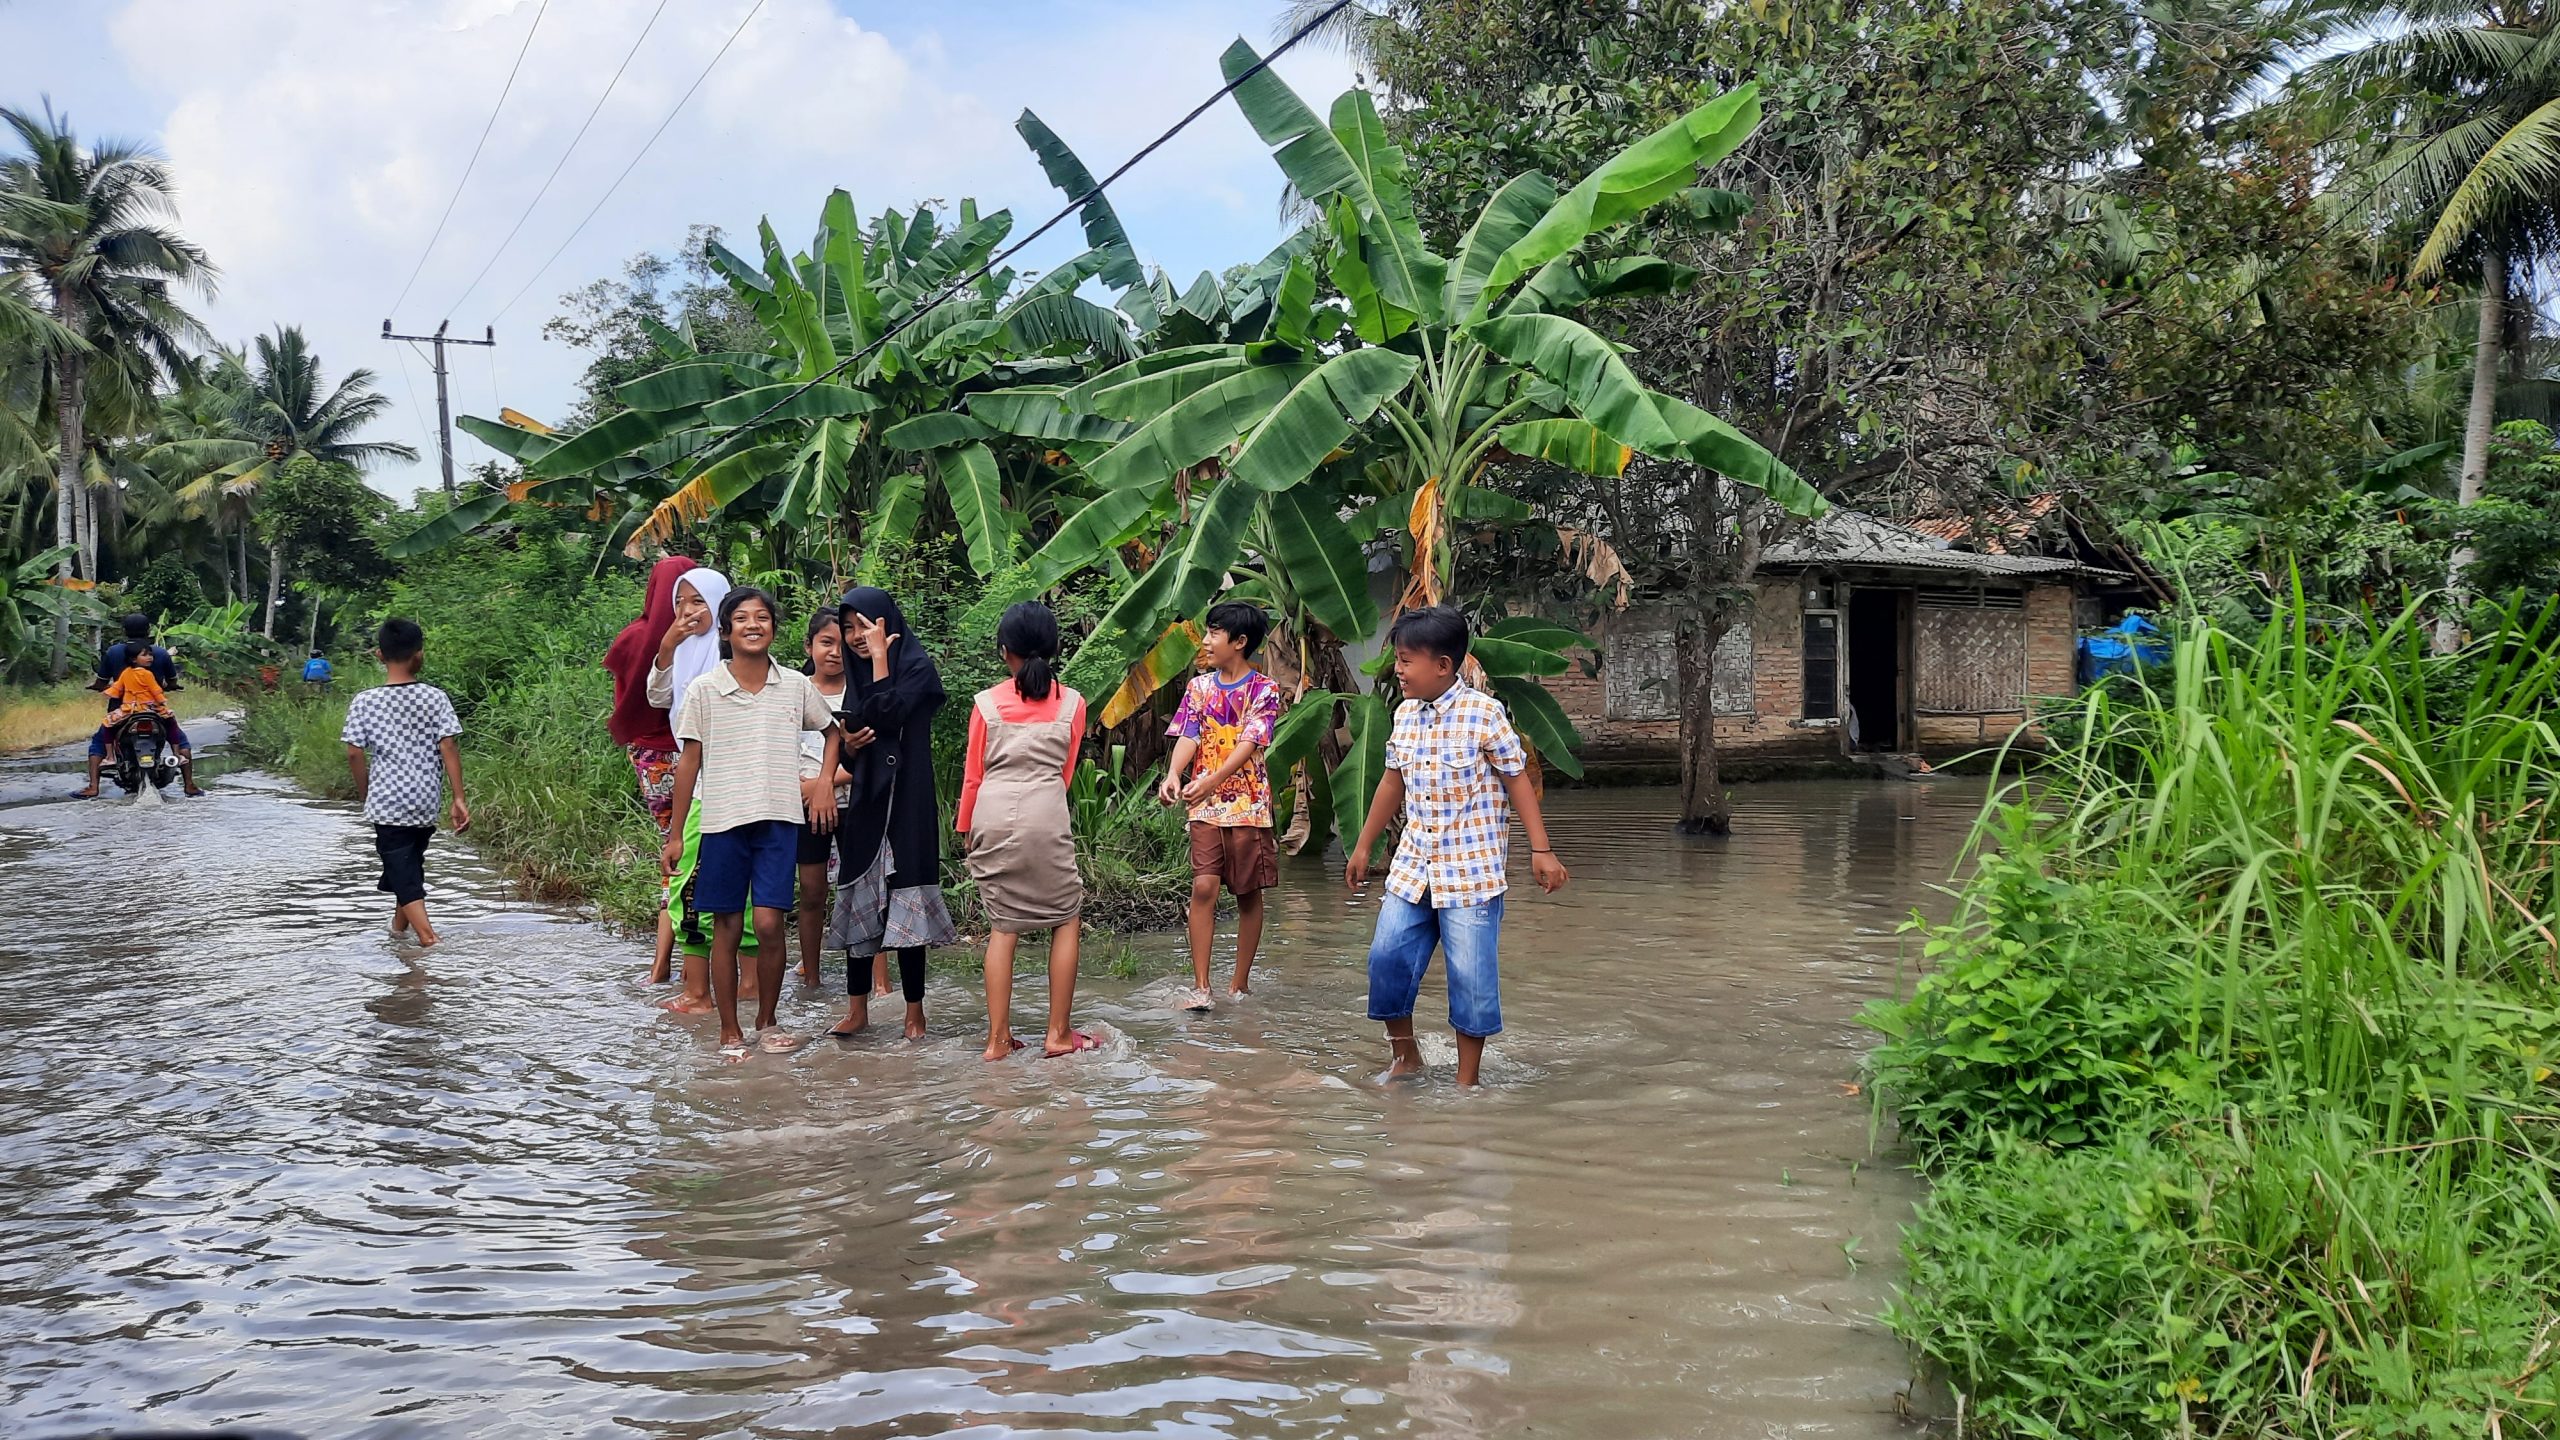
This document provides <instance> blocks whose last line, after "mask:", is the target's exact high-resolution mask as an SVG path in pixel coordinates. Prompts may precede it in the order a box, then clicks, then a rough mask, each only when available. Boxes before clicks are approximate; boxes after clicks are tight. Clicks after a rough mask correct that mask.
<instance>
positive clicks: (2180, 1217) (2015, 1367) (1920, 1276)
mask: <svg viewBox="0 0 2560 1440" xmlns="http://www.w3.org/2000/svg"><path fill="white" fill-rule="evenodd" d="M2510 618H2511V620H2512V621H2513V623H2512V625H2511V627H2510V628H2509V629H2507V630H2506V631H2505V632H2503V633H2501V634H2499V635H2496V636H2493V637H2491V638H2489V639H2487V640H2484V641H2482V642H2481V643H2479V644H2478V645H2475V646H2474V647H2473V648H2472V649H2471V650H2470V651H2468V652H2465V653H2464V654H2462V655H2459V656H2453V657H2438V656H2435V655H2432V654H2430V653H2429V650H2428V646H2427V644H2426V635H2425V630H2424V626H2423V624H2422V617H2421V616H2420V615H2419V613H2418V612H2416V611H2414V610H2413V611H2411V612H2408V613H2404V614H2402V615H2400V616H2399V617H2397V618H2396V619H2383V620H2375V621H2373V622H2371V623H2370V624H2368V625H2365V626H2361V627H2357V626H2340V625H2335V624H2330V625H2312V624H2308V623H2305V620H2304V617H2303V615H2302V614H2301V613H2300V612H2299V611H2297V612H2296V613H2294V614H2291V615H2287V616H2279V617H2278V619H2277V620H2276V621H2275V622H2274V623H2272V624H2271V625H2270V626H2269V627H2268V629H2267V630H2266V631H2265V632H2264V633H2262V634H2259V635H2256V636H2251V637H2241V636H2234V635H2230V634H2226V633H2222V632H2218V631H2213V630H2209V629H2207V630H2202V631H2199V632H2197V633H2194V634H2192V635H2190V636H2189V637H2188V638H2185V639H2182V640H2181V641H2180V642H2179V644H2178V645H2177V647H2176V651H2175V655H2174V659H2173V664H2172V671H2171V673H2170V674H2169V675H2168V676H2167V677H2165V678H2164V679H2163V680H2162V681H2161V682H2160V683H2159V684H2158V685H2156V686H2153V687H2143V686H2134V687H2111V688H2110V689H2108V690H2104V691H2097V692H2092V693H2091V694H2089V695H2088V696H2085V697H2084V698H2083V701H2082V708H2081V713H2080V714H2079V715H2078V716H2077V717H2076V721H2077V723H2076V724H2075V725H2073V726H2072V727H2070V728H2069V729H2068V731H2067V733H2069V734H2071V735H2073V736H2074V737H2075V738H2074V740H2073V743H2071V744H2069V745H2067V746H2066V747H2064V748H2063V749H2062V750H2061V752H2060V753H2059V754H2058V755H2057V756H2056V757H2055V758H2054V760H2053V761H2052V763H2051V764H2050V765H2049V766H2048V767H2046V768H2045V769H2044V770H2043V771H2042V772H2041V773H2040V774H2039V777H2038V779H2037V782H2036V786H2035V793H2034V795H2033V798H2032V801H2030V800H2029V799H2028V798H2026V797H2025V796H2024V795H2023V794H2021V793H2019V792H2012V793H2011V794H2010V795H2009V796H2008V797H2006V798H2005V799H2003V800H2001V801H1999V802H1996V803H1995V804H1994V805H1992V806H1991V807H1990V808H1988V809H1987V810H1986V812H1985V814H1984V817H1983V819H1982V821H1981V824H1980V827H1979V830H1978V833H1977V840H1978V842H1979V843H1980V844H1981V845H1982V847H1983V849H1984V851H1985V852H1986V853H1985V856H1984V859H1983V862H1982V864H1981V866H1980V868H1979V869H1978V870H1977V872H1976V873H1975V875H1974V877H1973V878H1972V879H1971V880H1970V881H1968V882H1967V884H1966V886H1965V888H1964V889H1963V891H1962V894H1961V899H1960V903H1959V907H1958V910H1957V913H1956V915H1955V917H1954V918H1953V919H1952V920H1950V921H1949V922H1948V923H1947V924H1945V925H1943V926H1925V925H1918V926H1915V928H1916V929H1917V930H1918V931H1919V932H1920V933H1921V935H1922V937H1923V942H1924V951H1925V954H1926V956H1927V957H1928V958H1929V960H1930V961H1931V962H1932V966H1933V968H1932V973H1930V974H1929V975H1928V976H1927V977H1926V978H1925V979H1923V980H1922V981H1921V983H1920V984H1919V986H1918V987H1917V989H1916V991H1915V993H1914V994H1913V995H1912V996H1911V997H1910V998H1909V999H1907V1000H1904V1001H1900V1002H1896V1003H1891V1004H1885V1005H1880V1006H1878V1007H1875V1008H1874V1009H1873V1010H1872V1011H1871V1012H1870V1015H1869V1019H1870V1022H1871V1023H1872V1024H1874V1025H1875V1026H1877V1027H1878V1028H1879V1029H1880V1030H1882V1031H1883V1032H1884V1033H1885V1035H1886V1037H1887V1039H1886V1042H1885V1043H1884V1045H1883V1046H1882V1047H1880V1048H1879V1049H1878V1051H1877V1052H1876V1054H1875V1057H1874V1060H1873V1062H1872V1063H1873V1072H1874V1079H1875V1081H1876V1085H1877V1093H1878V1096H1879V1104H1880V1106H1882V1107H1883V1108H1884V1109H1886V1110H1888V1111H1889V1112H1890V1113H1891V1114H1893V1115H1894V1116H1895V1118H1896V1119H1897V1120H1898V1122H1899V1124H1900V1128H1901V1131H1902V1133H1903V1135H1904V1136H1905V1137H1906V1138H1907V1139H1908V1140H1909V1141H1910V1142H1911V1143H1912V1144H1913V1145H1914V1146H1915V1148H1916V1149H1917V1150H1918V1152H1919V1154H1920V1156H1921V1158H1922V1161H1923V1163H1924V1165H1925V1166H1926V1168H1927V1169H1928V1170H1929V1171H1930V1173H1931V1174H1932V1175H1933V1177H1934V1179H1935V1181H1936V1185H1935V1189H1934V1193H1933V1194H1932V1196H1931V1198H1930V1199H1929V1200H1928V1201H1927V1202H1926V1203H1925V1204H1923V1205H1922V1207H1921V1209H1920V1213H1919V1215H1918V1217H1917V1219H1916V1221H1915V1223H1914V1224H1913V1225H1912V1226H1911V1227H1910V1229H1909V1230H1908V1231H1907V1232H1906V1240H1905V1250H1906V1254H1907V1258H1908V1260H1909V1263H1910V1278H1909V1280H1908V1282H1907V1283H1906V1284H1905V1285H1904V1287H1903V1289H1902V1291H1901V1293H1900V1295H1899V1296H1898V1297H1897V1299H1896V1301H1895V1302H1894V1304H1893V1305H1892V1307H1891V1308H1890V1310H1889V1311H1888V1313H1887V1316H1886V1319H1887V1320H1888V1322H1889V1323H1890V1324H1891V1325H1892V1326H1893V1327H1894V1328H1895V1329H1896V1331H1897V1332H1898V1333H1900V1334H1901V1335H1903V1336H1904V1337H1905V1339H1906V1340H1908V1341H1909V1342H1910V1343H1911V1344H1912V1345H1913V1346H1914V1347H1915V1349H1916V1350H1917V1351H1918V1353H1919V1354H1920V1355H1922V1356H1923V1357H1925V1358H1926V1359H1927V1360H1928V1361H1929V1362H1931V1363H1933V1364H1934V1365H1935V1366H1937V1367H1941V1368H1942V1369H1943V1370H1944V1371H1945V1373H1946V1375H1947V1376H1948V1378H1949V1380H1950V1381H1951V1383H1952V1384H1953V1386H1954V1387H1955V1389H1956V1391H1957V1393H1958V1394H1959V1395H1960V1396H1961V1397H1962V1400H1963V1403H1964V1407H1965V1412H1964V1413H1965V1424H1966V1428H1967V1429H1968V1430H1969V1431H1971V1432H1972V1433H1976V1434H1985V1435H1994V1436H2050V1437H2064V1436H2070V1437H2096V1436H2137V1435H2139V1436H2156V1435H2164V1434H2172V1433H2175V1434H2182V1435H2183V1434H2228V1435H2254V1436H2313V1435H2325V1436H2345V1435H2348V1434H2356V1435H2367V1436H2448V1437H2449V1436H2454V1435H2466V1436H2480V1435H2489V1436H2510V1437H2512V1436H2525V1435H2535V1436H2549V1435H2554V1434H2560V1200H2555V1182H2556V1181H2560V1080H2555V1074H2554V1072H2555V1070H2560V1008H2555V1007H2560V934H2555V929H2560V922H2555V916H2554V910H2555V904H2554V896H2553V876H2552V863H2551V862H2552V857H2553V855H2554V852H2555V848H2560V816H2555V815H2554V814H2553V808H2552V807H2553V799H2554V792H2555V790H2560V740H2556V739H2555V734H2554V730H2553V726H2552V723H2551V717H2552V716H2553V715H2554V714H2555V713H2560V655H2555V653H2554V650H2553V649H2552V644H2553V641H2554V638H2555V636H2554V626H2553V623H2552V615H2551V613H2550V612H2545V613H2543V614H2541V615H2538V616H2524V615H2517V616H2511V617H2510Z"/></svg>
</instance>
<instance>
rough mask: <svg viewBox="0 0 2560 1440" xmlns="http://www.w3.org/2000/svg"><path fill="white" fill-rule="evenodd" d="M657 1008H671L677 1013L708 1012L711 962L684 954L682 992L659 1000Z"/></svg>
mask: <svg viewBox="0 0 2560 1440" xmlns="http://www.w3.org/2000/svg"><path fill="white" fill-rule="evenodd" d="M658 1008H659V1009H661V1010H673V1011H674V1012H676V1013H677V1014H679V1015H708V1014H710V1013H711V962H710V961H709V960H707V959H705V958H703V957H702V956H700V955H687V956H685V957H684V993H683V994H681V995H678V996H677V997H676V998H674V999H673V1000H667V1001H663V1002H661V1003H660V1004H659V1006H658Z"/></svg>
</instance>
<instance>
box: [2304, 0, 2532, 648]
mask: <svg viewBox="0 0 2560 1440" xmlns="http://www.w3.org/2000/svg"><path fill="white" fill-rule="evenodd" d="M2555 19H2560V17H2555V15H2554V12H2553V8H2552V6H2551V5H2550V4H2549V3H2547V0H2505V3H2501V0H2402V3H2399V4H2395V5H2390V6H2388V7H2386V8H2383V9H2380V10H2378V11H2373V12H2368V13H2367V14H2366V15H2365V16H2364V20H2365V22H2366V24H2367V25H2368V26H2369V27H2371V28H2372V29H2373V31H2374V33H2375V34H2376V36H2377V38H2374V39H2373V40H2371V41H2370V42H2369V43H2367V44H2364V45H2362V46H2360V47H2357V48H2355V49H2352V50H2349V51H2346V52H2343V53H2341V54H2339V55H2336V56H2333V57H2331V58H2329V59H2326V60H2323V61H2320V62H2319V63H2317V64H2314V65H2311V66H2308V67H2306V68H2305V69H2304V70H2303V72H2302V73H2301V75H2300V76H2298V77H2297V79H2296V81H2295V85H2294V89H2295V92H2296V94H2297V96H2298V97H2300V101H2301V102H2302V103H2304V104H2306V106H2307V107H2308V108H2313V109H2317V110H2322V111H2325V112H2326V113H2327V114H2328V115H2329V117H2330V118H2331V119H2333V120H2334V121H2336V122H2338V123H2339V124H2340V128H2341V131H2342V133H2343V134H2344V135H2345V136H2346V137H2348V139H2347V143H2346V148H2347V150H2348V152H2349V154H2350V157H2351V161H2352V163H2351V165H2350V166H2349V168H2348V171H2347V174H2348V176H2349V178H2348V179H2347V180H2345V181H2343V182H2342V184H2344V185H2347V186H2351V187H2354V189H2353V190H2352V191H2351V193H2352V194H2353V195H2354V201H2353V203H2354V204H2356V205H2357V206H2359V207H2365V208H2368V209H2369V210H2370V212H2371V215H2372V217H2373V219H2374V220H2375V221H2376V222H2377V223H2378V224H2381V225H2386V226H2388V225H2393V224H2395V223H2407V222H2412V221H2414V222H2415V223H2414V224H2412V225H2411V226H2410V228H2411V229H2412V230H2414V229H2416V228H2417V226H2419V225H2423V226H2424V227H2425V238H2424V239H2423V240H2421V241H2420V242H2419V243H2418V247H2417V251H2416V258H2415V259H2413V260H2412V261H2411V262H2410V265H2409V275H2410V278H2411V279H2413V280H2428V279H2432V278H2434V277H2436V276H2439V275H2441V274H2443V273H2445V272H2446V271H2447V270H2449V269H2469V268H2471V267H2473V266H2476V267H2477V273H2478V277H2479V299H2478V316H2477V320H2478V336H2477V339H2476V341H2475V343H2474V345H2473V349H2472V357H2471V392H2470V402H2469V408H2468V410H2467V412H2466V414H2465V417H2464V423H2463V431H2462V471H2461V479H2460V481H2459V484H2458V488H2457V490H2456V503H2457V504H2458V505H2460V506H2465V507H2467V506H2469V505H2471V504H2473V503H2474V502H2476V501H2477V500H2478V499H2479V498H2480V491H2481V486H2482V484H2483V482H2484V481H2485V480H2486V479H2487V476H2488V473H2489V439H2490V435H2491V432H2492V431H2493V430H2494V429H2495V428H2496V424H2497V401H2498V390H2499V379H2500V358H2501V355H2502V354H2503V352H2504V350H2505V348H2506V342H2507V339H2508V331H2509V329H2510V326H2509V323H2508V311H2509V308H2510V305H2511V303H2512V301H2513V300H2515V299H2517V298H2522V299H2524V300H2525V302H2526V306H2527V308H2528V310H2529V309H2530V307H2531V300H2532V296H2531V293H2530V287H2531V285H2532V279H2533V275H2534V274H2535V269H2536V264H2535V262H2537V261H2538V260H2542V259H2546V258H2549V257H2551V256H2553V255H2555V254H2560V24H2555ZM2366 175H2369V176H2371V177H2373V178H2372V179H2371V180H2370V181H2360V180H2359V179H2358V178H2357V177H2360V176H2366ZM2470 558H2471V552H2470V548H2469V547H2468V546H2467V545H2465V546H2460V547H2458V548H2457V549H2456V550H2455V552H2454V556H2453V560H2452V563H2451V566H2450V569H2449V571H2448V574H2447V576H2446V581H2447V588H2448V589H2450V590H2451V591H2453V592H2455V593H2456V594H2457V595H2458V594H2459V593H2460V591H2461V589H2462V570H2463V567H2464V566H2465V565H2466V564H2467V563H2469V561H2470ZM2458 608H2459V607H2458V606H2454V607H2448V609H2447V613H2446V616H2445V618H2444V619H2443V620H2442V621H2441V622H2439V624H2438V626H2437V632H2436V633H2437V643H2438V645H2439V646H2441V647H2445V648H2450V646H2451V645H2452V644H2453V642H2454V641H2455V639H2456V638H2457V634H2458V621H2457V619H2456V617H2455V611H2457V610H2458Z"/></svg>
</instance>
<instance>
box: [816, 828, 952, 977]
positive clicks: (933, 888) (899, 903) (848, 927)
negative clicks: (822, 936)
mask: <svg viewBox="0 0 2560 1440" xmlns="http://www.w3.org/2000/svg"><path fill="white" fill-rule="evenodd" d="M897 868H898V867H897V857H896V856H895V855H893V854H891V853H890V850H889V842H888V841H887V840H885V839H884V840H882V841H881V842H880V853H879V854H878V855H876V856H873V857H872V860H871V868H870V869H868V870H866V871H864V872H862V876H861V878H860V879H857V880H854V881H851V882H849V883H840V884H839V886H838V888H837V890H836V906H835V911H834V913H833V914H832V915H830V916H829V917H828V919H827V948H828V949H830V950H838V949H840V950H843V951H844V952H845V953H846V954H848V955H851V956H853V957H854V958H855V959H857V960H862V959H868V958H870V957H871V956H874V955H877V954H879V953H880V952H881V951H883V950H906V949H911V948H913V947H915V946H919V945H921V946H925V947H927V948H931V947H934V946H937V945H956V944H958V943H960V932H959V931H957V930H955V929H953V928H952V925H951V910H950V907H948V906H946V905H944V904H943V903H942V887H941V886H939V885H909V886H905V887H903V888H901V889H897V890H892V889H890V888H889V876H890V875H891V874H893V873H895V872H896V870H897Z"/></svg>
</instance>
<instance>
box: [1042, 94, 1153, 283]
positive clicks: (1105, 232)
mask: <svg viewBox="0 0 2560 1440" xmlns="http://www.w3.org/2000/svg"><path fill="white" fill-rule="evenodd" d="M1013 131H1014V133H1015V134H1017V135H1019V136H1021V137H1022V143H1023V144H1025V145H1028V146H1030V147H1031V153H1032V155H1033V156H1034V157H1036V158H1037V159H1038V160H1039V161H1040V173H1041V174H1043V175H1046V176H1048V177H1049V183H1050V184H1052V185H1054V186H1056V187H1058V189H1059V190H1061V191H1063V192H1064V193H1065V194H1066V197H1067V198H1068V199H1069V200H1074V199H1076V198H1077V197H1079V196H1088V195H1089V196H1090V198H1088V199H1086V200H1085V202H1084V204H1083V205H1082V206H1081V207H1080V208H1079V209H1078V210H1077V219H1078V220H1080V221H1081V222H1082V223H1083V225H1084V243H1086V244H1087V245H1090V246H1092V247H1093V248H1094V250H1095V251H1097V252H1099V253H1100V254H1102V255H1105V256H1107V257H1109V264H1108V265H1107V266H1106V267H1105V268H1103V269H1102V270H1101V271H1100V272H1099V273H1100V274H1101V276H1102V283H1103V284H1105V285H1108V286H1110V287H1111V288H1112V289H1114V290H1126V289H1128V288H1129V287H1130V286H1132V285H1139V284H1143V283H1145V281H1146V278H1147V277H1146V272H1145V271H1143V270H1141V269H1140V268H1139V267H1138V253H1137V251H1136V249H1135V248H1133V247H1132V246H1131V245H1130V244H1129V232H1128V231H1126V230H1124V229H1122V228H1121V226H1120V215H1119V212H1118V211H1116V210H1114V209H1112V208H1111V200H1110V197H1108V196H1106V195H1103V194H1101V193H1099V192H1096V191H1095V190H1094V183H1093V172H1092V171H1090V170H1088V169H1086V168H1085V164H1084V161H1082V160H1080V159H1078V158H1077V157H1076V152H1075V151H1073V150H1071V149H1069V148H1067V142H1066V141H1064V140H1061V139H1059V138H1058V133H1057V132H1056V131H1054V130H1052V129H1050V128H1049V127H1048V126H1047V125H1045V124H1043V123H1042V122H1041V119H1040V117H1039V116H1037V115H1034V114H1032V113H1031V112H1030V111H1028V110H1025V111H1023V112H1022V114H1021V116H1020V117H1019V118H1017V119H1016V120H1015V121H1014V122H1013Z"/></svg>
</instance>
